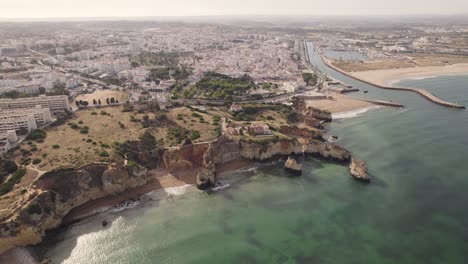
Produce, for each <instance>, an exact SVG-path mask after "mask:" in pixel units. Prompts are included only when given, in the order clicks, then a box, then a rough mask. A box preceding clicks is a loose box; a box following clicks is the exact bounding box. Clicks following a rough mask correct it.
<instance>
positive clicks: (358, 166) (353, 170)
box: [349, 158, 370, 182]
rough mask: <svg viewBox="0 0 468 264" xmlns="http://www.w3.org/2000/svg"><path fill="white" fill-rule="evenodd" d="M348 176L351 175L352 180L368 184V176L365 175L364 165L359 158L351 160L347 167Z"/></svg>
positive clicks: (365, 167) (365, 168)
mask: <svg viewBox="0 0 468 264" xmlns="http://www.w3.org/2000/svg"><path fill="white" fill-rule="evenodd" d="M349 174H351V176H353V178H355V179H357V180H359V181H363V182H370V178H369V175H368V174H367V166H366V163H365V162H364V161H363V160H361V159H359V158H352V159H351V165H349Z"/></svg>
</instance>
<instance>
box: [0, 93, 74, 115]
mask: <svg viewBox="0 0 468 264" xmlns="http://www.w3.org/2000/svg"><path fill="white" fill-rule="evenodd" d="M37 105H40V106H41V107H42V108H49V109H50V112H51V113H52V114H57V113H63V112H65V111H66V110H69V109H70V104H69V102H68V96H66V95H55V96H45V95H41V96H38V97H28V98H17V99H0V109H12V110H13V109H33V108H35V107H36V106H37Z"/></svg>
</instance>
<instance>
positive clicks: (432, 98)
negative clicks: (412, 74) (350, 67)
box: [320, 56, 466, 109]
mask: <svg viewBox="0 0 468 264" xmlns="http://www.w3.org/2000/svg"><path fill="white" fill-rule="evenodd" d="M320 57H321V58H322V61H323V63H325V65H327V66H328V67H330V68H332V69H333V70H335V71H337V72H339V73H341V74H344V75H346V76H348V77H350V78H353V79H355V80H358V81H360V82H363V83H366V84H369V85H372V86H375V87H377V88H381V89H388V90H399V91H409V92H414V93H417V94H419V95H421V96H423V97H425V98H426V99H428V100H429V101H431V102H433V103H436V104H438V105H441V106H445V107H450V108H457V109H466V107H465V106H463V105H460V104H456V103H451V102H447V101H444V100H442V99H440V98H439V97H437V96H435V95H433V94H431V93H430V92H428V91H426V90H424V89H421V88H410V87H391V86H383V85H378V84H375V83H372V82H369V81H366V80H363V79H360V78H358V77H356V76H354V75H352V74H350V73H349V72H346V71H344V70H342V69H340V68H338V67H336V66H334V65H333V64H332V63H330V62H329V61H328V60H327V59H326V58H324V57H323V56H320Z"/></svg>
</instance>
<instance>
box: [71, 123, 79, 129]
mask: <svg viewBox="0 0 468 264" xmlns="http://www.w3.org/2000/svg"><path fill="white" fill-rule="evenodd" d="M70 128H72V129H78V128H79V126H78V125H77V124H75V123H70Z"/></svg>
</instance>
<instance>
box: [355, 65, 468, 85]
mask: <svg viewBox="0 0 468 264" xmlns="http://www.w3.org/2000/svg"><path fill="white" fill-rule="evenodd" d="M349 74H351V75H353V76H355V77H357V78H359V79H362V80H365V81H368V82H371V83H375V84H378V85H382V86H392V85H393V84H394V83H397V82H398V81H400V80H404V79H413V78H423V77H433V76H438V75H463V74H468V63H460V64H453V65H446V66H430V67H413V68H400V69H385V70H371V71H359V72H350V73H349Z"/></svg>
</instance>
